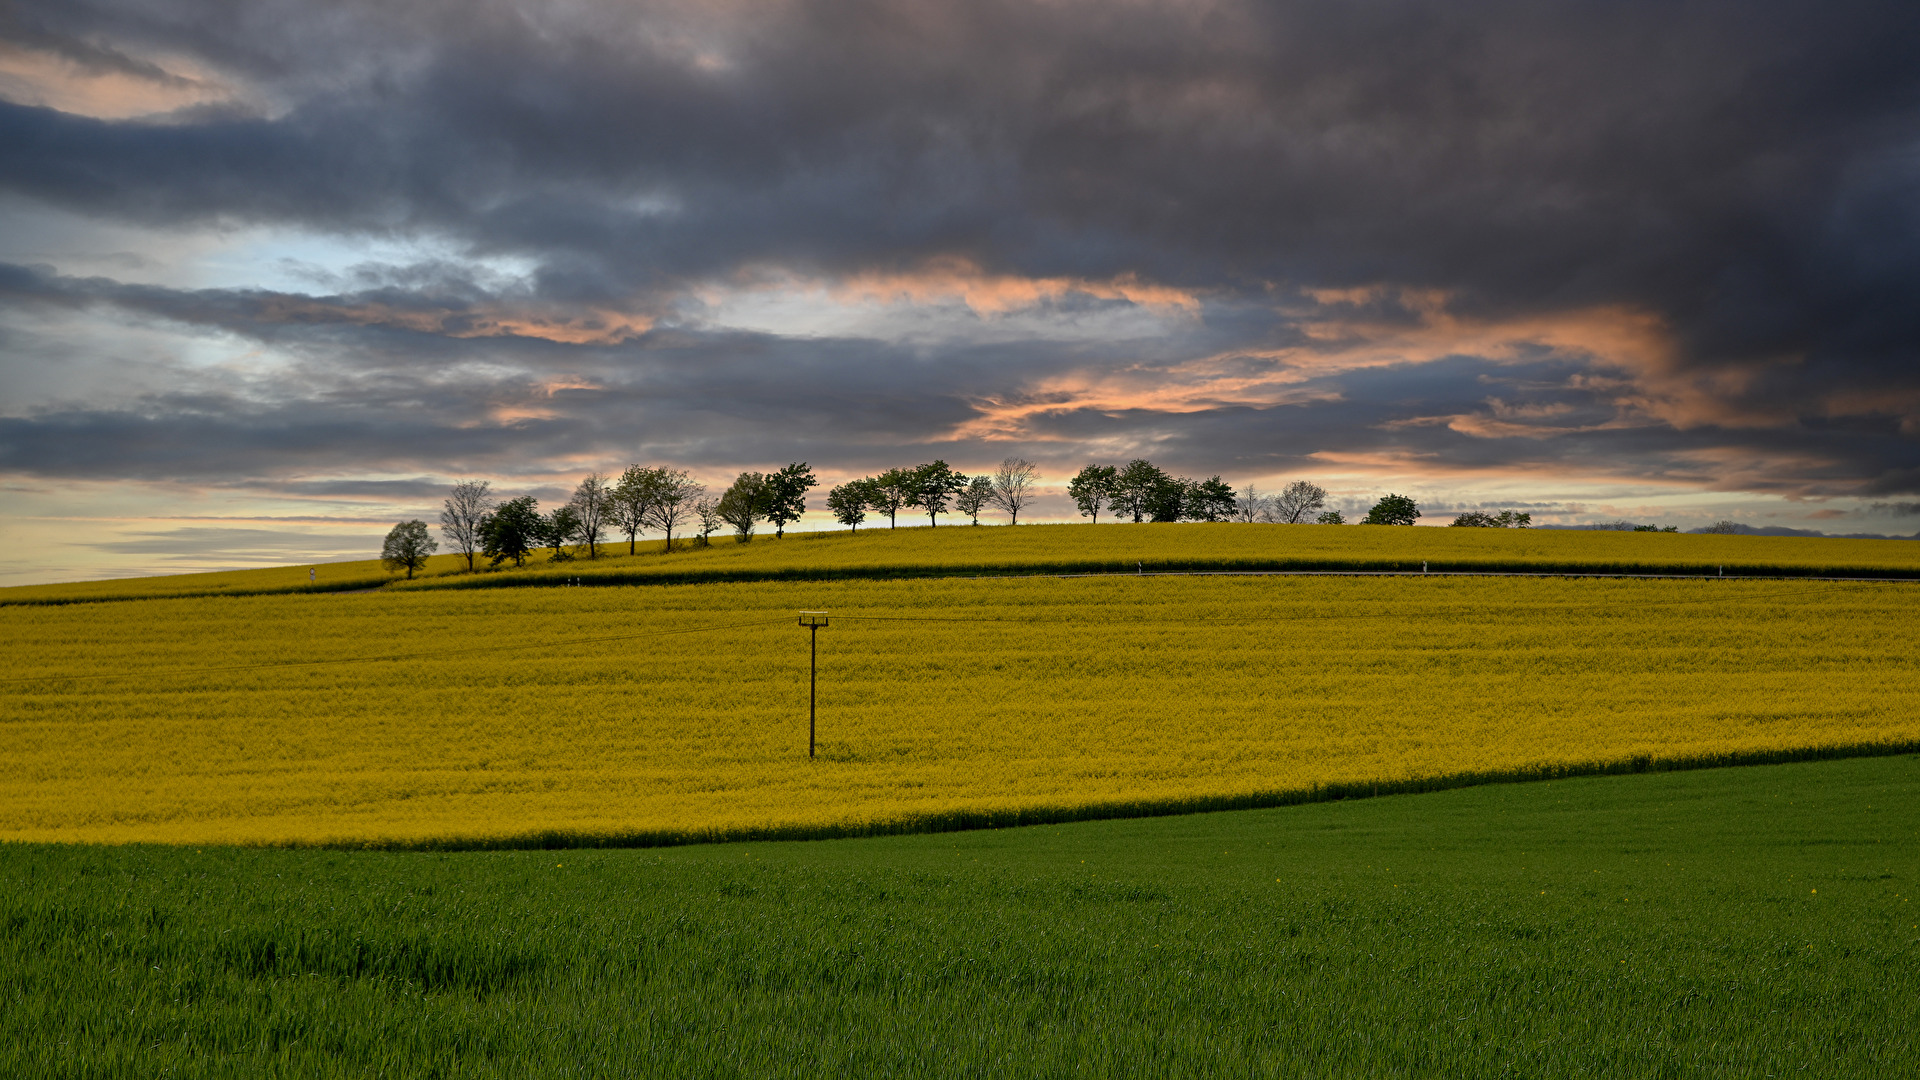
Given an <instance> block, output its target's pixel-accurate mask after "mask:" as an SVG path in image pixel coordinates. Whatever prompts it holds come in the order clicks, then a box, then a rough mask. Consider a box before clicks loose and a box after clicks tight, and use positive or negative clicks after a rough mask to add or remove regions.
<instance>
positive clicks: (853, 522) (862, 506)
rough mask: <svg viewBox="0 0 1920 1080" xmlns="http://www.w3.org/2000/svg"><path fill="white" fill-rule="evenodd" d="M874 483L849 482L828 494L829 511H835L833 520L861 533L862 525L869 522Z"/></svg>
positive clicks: (867, 481)
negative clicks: (868, 516)
mask: <svg viewBox="0 0 1920 1080" xmlns="http://www.w3.org/2000/svg"><path fill="white" fill-rule="evenodd" d="M872 485H873V481H871V480H849V481H847V482H846V483H844V484H841V485H839V486H837V487H835V488H834V489H833V490H832V491H829V492H827V509H828V510H831V511H833V520H835V521H837V522H839V523H840V524H842V525H845V526H846V527H847V528H849V529H852V530H853V531H854V532H859V531H860V523H861V522H863V521H865V520H867V509H868V507H869V506H871V505H872V504H871V503H870V502H869V500H870V499H871V498H872V497H873V492H872Z"/></svg>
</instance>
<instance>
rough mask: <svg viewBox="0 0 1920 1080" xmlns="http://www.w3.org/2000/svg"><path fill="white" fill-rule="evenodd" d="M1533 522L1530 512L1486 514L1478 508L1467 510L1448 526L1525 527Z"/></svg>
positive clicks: (1478, 527) (1471, 527) (1507, 511)
mask: <svg viewBox="0 0 1920 1080" xmlns="http://www.w3.org/2000/svg"><path fill="white" fill-rule="evenodd" d="M1532 524H1533V515H1532V514H1521V513H1515V512H1514V511H1512V510H1502V511H1500V512H1499V513H1497V514H1488V513H1484V512H1482V511H1479V510H1469V511H1467V512H1466V513H1464V514H1461V515H1460V516H1459V517H1456V518H1454V519H1453V524H1452V525H1450V526H1448V528H1453V529H1525V528H1529V527H1531V526H1532Z"/></svg>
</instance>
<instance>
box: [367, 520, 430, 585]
mask: <svg viewBox="0 0 1920 1080" xmlns="http://www.w3.org/2000/svg"><path fill="white" fill-rule="evenodd" d="M439 546H440V545H439V544H436V543H434V540H433V537H431V536H429V535H427V523H426V522H424V521H403V522H401V523H400V524H398V525H395V526H394V527H393V528H392V529H391V530H390V531H389V532H388V533H387V542H386V543H385V544H383V545H382V546H381V548H380V561H381V562H382V563H384V564H386V567H387V569H389V570H399V569H401V568H403V567H404V568H405V569H406V571H407V580H408V581H412V580H413V572H414V571H415V570H418V569H420V568H421V567H424V566H426V565H427V556H429V555H431V554H433V552H434V550H435V549H436V548H438V547H439Z"/></svg>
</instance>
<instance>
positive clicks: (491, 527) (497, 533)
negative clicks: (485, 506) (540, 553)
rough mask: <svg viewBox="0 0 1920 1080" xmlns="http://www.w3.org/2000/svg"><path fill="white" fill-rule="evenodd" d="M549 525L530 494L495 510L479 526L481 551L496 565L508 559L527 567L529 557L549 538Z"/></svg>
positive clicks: (502, 504) (512, 500)
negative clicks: (547, 533)
mask: <svg viewBox="0 0 1920 1080" xmlns="http://www.w3.org/2000/svg"><path fill="white" fill-rule="evenodd" d="M546 531H547V522H546V519H545V518H543V517H541V516H540V504H539V503H538V502H536V501H535V500H534V498H533V496H531V495H525V496H522V497H520V498H518V499H509V500H508V501H506V502H504V503H501V504H500V505H499V506H496V507H494V509H493V512H492V513H490V514H488V515H487V516H486V518H485V519H484V520H483V521H482V522H481V523H480V545H481V546H480V552H481V554H483V555H485V556H486V557H487V558H488V559H489V560H490V561H491V564H492V565H494V566H499V565H500V564H501V563H503V562H505V561H507V560H508V559H512V560H513V565H515V566H525V565H527V556H528V555H531V554H532V553H533V549H534V548H536V547H538V546H539V545H540V541H541V538H542V537H544V536H545V535H546Z"/></svg>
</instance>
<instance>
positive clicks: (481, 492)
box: [440, 480, 493, 572]
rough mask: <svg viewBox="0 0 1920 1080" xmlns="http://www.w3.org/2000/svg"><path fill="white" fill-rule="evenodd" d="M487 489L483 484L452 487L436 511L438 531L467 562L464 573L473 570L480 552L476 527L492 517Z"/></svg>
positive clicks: (476, 482) (467, 481) (465, 482)
mask: <svg viewBox="0 0 1920 1080" xmlns="http://www.w3.org/2000/svg"><path fill="white" fill-rule="evenodd" d="M488 487H489V485H488V484H487V482H486V481H485V480H462V481H460V482H459V483H457V484H455V485H453V490H452V491H451V492H448V493H447V501H446V504H445V505H444V506H442V507H441V509H440V531H441V532H442V533H444V534H445V535H446V538H447V542H448V543H450V544H452V545H453V547H454V550H456V551H458V552H459V553H460V554H461V555H462V556H463V557H464V558H465V559H466V560H467V570H468V571H469V572H471V571H472V570H473V557H474V555H475V554H477V553H478V552H479V551H480V546H481V537H480V523H481V522H483V521H485V520H486V519H487V515H488V514H491V513H493V497H492V496H491V495H489V494H488Z"/></svg>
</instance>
